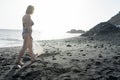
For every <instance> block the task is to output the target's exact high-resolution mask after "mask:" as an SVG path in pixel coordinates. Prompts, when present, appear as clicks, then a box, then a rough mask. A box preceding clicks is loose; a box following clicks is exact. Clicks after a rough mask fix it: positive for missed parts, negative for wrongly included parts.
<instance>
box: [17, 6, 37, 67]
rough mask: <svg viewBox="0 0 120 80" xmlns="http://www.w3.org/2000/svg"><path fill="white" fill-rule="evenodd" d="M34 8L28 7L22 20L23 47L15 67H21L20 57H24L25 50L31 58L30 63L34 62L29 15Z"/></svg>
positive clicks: (31, 23) (31, 22)
mask: <svg viewBox="0 0 120 80" xmlns="http://www.w3.org/2000/svg"><path fill="white" fill-rule="evenodd" d="M33 11H34V7H33V6H32V5H29V6H28V7H27V9H26V14H25V15H24V16H23V18H22V23H23V32H22V36H23V39H24V41H23V46H22V49H21V51H20V53H19V56H18V60H17V65H20V66H22V65H23V63H22V61H21V58H22V56H23V55H24V52H25V50H29V54H30V56H31V62H34V61H35V55H34V53H33V50H32V26H33V25H34V23H33V21H32V19H31V15H32V14H33Z"/></svg>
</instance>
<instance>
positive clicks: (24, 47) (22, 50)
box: [17, 37, 27, 64]
mask: <svg viewBox="0 0 120 80" xmlns="http://www.w3.org/2000/svg"><path fill="white" fill-rule="evenodd" d="M26 43H27V37H24V42H23V47H22V49H21V51H20V53H19V56H18V60H17V64H21V58H22V56H23V55H24V53H25V50H26V49H27V45H26Z"/></svg>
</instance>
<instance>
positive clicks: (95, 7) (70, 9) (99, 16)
mask: <svg viewBox="0 0 120 80" xmlns="http://www.w3.org/2000/svg"><path fill="white" fill-rule="evenodd" d="M119 3H120V0H0V29H22V17H23V15H24V14H25V11H26V8H27V6H28V5H33V6H34V7H35V11H34V14H33V15H32V19H33V21H34V23H35V25H34V26H33V29H34V30H39V31H40V32H46V33H53V34H56V33H61V32H66V31H69V30H70V29H81V30H85V31H87V30H89V29H90V28H92V27H94V26H95V25H97V24H98V23H100V22H104V21H107V20H109V19H110V18H111V17H112V16H114V15H116V14H117V13H118V12H119V11H120V4H119Z"/></svg>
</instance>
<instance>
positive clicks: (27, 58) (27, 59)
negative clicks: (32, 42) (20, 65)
mask: <svg viewBox="0 0 120 80" xmlns="http://www.w3.org/2000/svg"><path fill="white" fill-rule="evenodd" d="M30 60H31V58H30V57H28V56H26V57H23V61H24V62H26V61H30Z"/></svg>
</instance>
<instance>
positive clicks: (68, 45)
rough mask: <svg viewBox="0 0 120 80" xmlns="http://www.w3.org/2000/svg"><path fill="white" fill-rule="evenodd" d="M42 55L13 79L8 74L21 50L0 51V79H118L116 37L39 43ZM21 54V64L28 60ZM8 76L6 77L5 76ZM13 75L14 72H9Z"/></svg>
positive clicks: (119, 40) (119, 45)
mask: <svg viewBox="0 0 120 80" xmlns="http://www.w3.org/2000/svg"><path fill="white" fill-rule="evenodd" d="M39 44H40V46H41V47H43V50H44V53H43V54H41V55H40V56H38V59H39V60H40V61H38V62H35V63H33V64H32V65H30V66H29V67H28V68H27V69H25V70H24V71H23V72H22V73H20V74H19V75H16V76H12V75H10V74H9V72H10V71H11V69H12V67H13V66H14V64H15V60H16V58H17V55H18V53H19V51H20V48H21V47H11V48H1V49H0V63H1V64H0V80H119V79H120V67H119V66H120V34H119V33H114V34H107V35H99V36H94V37H89V36H87V37H81V36H78V37H74V38H69V39H61V40H46V41H39ZM29 60H30V58H29V56H28V55H24V57H23V61H24V62H25V61H29ZM8 74H9V75H8ZM13 74H14V73H13Z"/></svg>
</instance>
